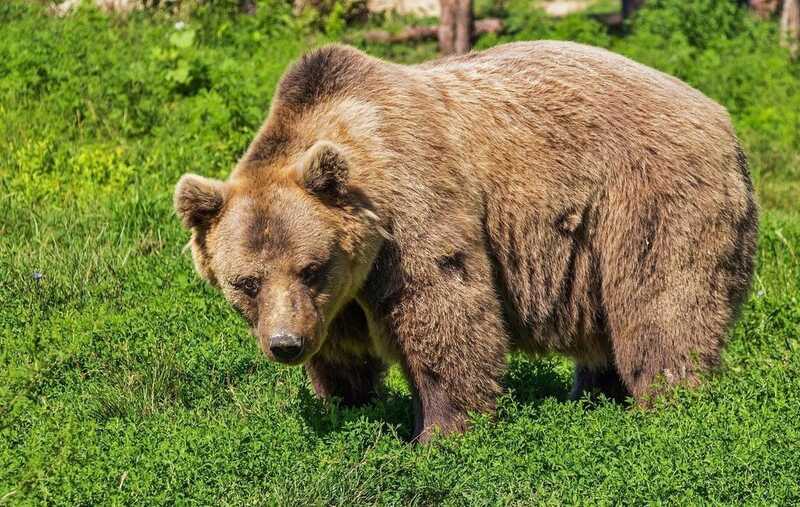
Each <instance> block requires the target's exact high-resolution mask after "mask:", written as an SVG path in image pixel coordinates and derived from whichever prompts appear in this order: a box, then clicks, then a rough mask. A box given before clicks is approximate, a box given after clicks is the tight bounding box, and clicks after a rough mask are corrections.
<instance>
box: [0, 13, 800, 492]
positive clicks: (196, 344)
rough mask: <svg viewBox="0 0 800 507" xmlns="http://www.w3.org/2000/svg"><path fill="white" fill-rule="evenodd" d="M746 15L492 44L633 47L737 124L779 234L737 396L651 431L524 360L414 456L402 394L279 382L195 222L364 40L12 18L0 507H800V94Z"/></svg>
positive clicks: (251, 23) (710, 388) (1, 19)
mask: <svg viewBox="0 0 800 507" xmlns="http://www.w3.org/2000/svg"><path fill="white" fill-rule="evenodd" d="M724 3H725V2H712V1H710V0H698V1H697V2H682V1H678V0H661V1H656V0H653V2H652V4H653V6H652V7H651V8H650V9H648V10H646V11H644V12H643V13H642V15H641V17H640V19H639V20H637V24H636V25H635V27H634V28H633V29H632V30H631V31H630V33H628V34H627V35H625V36H624V37H621V36H616V35H615V36H610V35H608V34H607V33H605V31H604V30H603V28H602V27H601V26H599V25H597V24H596V23H593V22H591V21H589V20H587V19H586V18H583V17H580V16H571V17H568V18H567V19H564V20H561V21H557V22H556V21H551V20H546V19H543V18H542V16H541V15H540V14H538V13H536V12H534V11H531V10H530V8H529V7H527V5H526V4H525V2H520V1H513V0H512V1H511V2H508V3H507V5H506V6H505V7H503V9H504V10H503V12H501V14H502V15H503V16H504V17H506V19H507V22H508V24H509V27H510V28H509V32H508V33H507V35H504V36H502V37H493V38H483V39H481V40H479V41H478V46H479V47H486V46H489V45H492V44H497V43H500V42H504V41H506V40H512V39H525V38H548V37H549V38H569V39H575V40H579V41H583V42H590V43H594V44H598V45H602V46H606V47H610V48H611V49H613V50H616V51H620V52H623V53H625V54H628V55H630V56H632V57H633V58H636V59H637V60H640V61H643V62H645V63H648V64H650V65H654V66H657V67H659V68H662V69H664V70H666V71H668V72H670V73H673V74H676V75H678V76H679V77H681V78H683V79H686V80H688V81H689V82H690V83H692V84H694V85H695V86H697V87H699V88H700V89H702V90H703V91H705V92H706V93H708V94H709V95H710V96H712V97H713V98H715V99H716V100H718V101H720V102H721V103H723V104H725V105H726V106H727V107H728V108H729V109H730V111H731V112H732V114H733V116H734V119H735V122H736V125H737V129H738V131H739V132H740V135H741V137H742V141H743V144H744V145H745V147H746V148H747V151H748V153H749V154H750V157H751V161H752V165H753V174H754V178H755V181H756V186H757V189H758V192H759V199H760V201H761V204H762V222H761V236H760V248H759V263H758V264H759V266H758V275H757V277H756V279H755V282H754V287H753V292H752V295H751V297H750V299H749V301H748V303H747V305H746V309H745V311H744V314H743V316H742V319H741V322H740V323H739V325H738V326H737V327H736V329H735V330H734V332H733V333H732V336H731V339H730V345H729V347H728V348H727V351H726V353H725V357H724V359H725V361H724V362H725V366H724V368H723V370H722V371H721V372H720V373H719V374H718V375H715V376H714V377H712V378H710V379H709V381H708V382H707V383H706V384H705V385H704V387H702V388H701V389H699V390H697V391H694V392H679V393H678V394H677V395H676V396H675V397H674V398H672V399H670V400H668V401H664V402H663V403H662V404H661V405H660V406H658V407H657V408H655V409H654V410H651V411H648V412H642V411H638V410H630V409H626V408H624V407H621V406H619V405H616V404H613V403H606V402H601V403H599V404H596V405H591V404H589V403H588V402H568V401H565V397H566V393H567V391H568V389H569V386H570V381H571V366H570V364H569V363H568V362H567V361H565V360H563V359H560V358H542V359H536V360H533V359H527V358H523V357H517V356H514V357H511V358H510V368H509V372H508V375H507V378H506V384H507V386H508V391H507V394H506V395H505V396H504V397H503V398H502V400H501V403H500V410H499V413H498V417H497V419H496V420H488V419H477V420H476V421H475V423H474V428H473V430H472V431H470V432H469V433H467V434H466V435H464V436H457V437H452V438H445V439H439V440H436V441H434V442H433V443H432V444H430V445H427V446H415V445H409V444H408V443H406V442H405V439H406V438H407V437H408V435H409V432H410V430H411V425H412V415H411V399H410V395H409V392H408V388H407V386H406V385H405V382H404V380H403V379H402V378H401V377H400V376H399V374H398V373H397V372H396V371H392V372H391V374H390V376H389V378H388V380H387V386H386V393H385V394H384V396H383V397H382V398H381V399H380V400H379V401H377V402H376V403H375V404H373V405H371V406H369V407H366V408H364V409H358V410H345V409H340V408H338V407H336V406H335V405H326V404H323V403H321V402H319V401H318V400H316V399H315V398H314V397H313V396H312V393H311V389H310V386H309V383H308V381H307V380H306V378H305V375H304V373H303V372H302V371H301V370H300V369H291V368H288V367H283V366H278V365H275V364H271V363H268V362H267V361H266V360H265V359H264V358H263V357H262V355H261V354H260V353H259V352H258V350H257V347H256V345H255V343H254V342H253V341H252V340H251V338H250V337H249V336H248V334H247V331H246V329H245V326H243V325H242V324H241V323H240V322H239V320H238V317H237V316H236V315H235V314H234V313H233V312H232V310H231V309H230V308H229V307H228V305H227V304H226V303H225V302H224V301H223V300H222V298H221V297H220V296H219V295H217V294H216V293H214V291H213V290H211V289H210V288H208V287H206V286H205V285H204V284H203V283H201V282H200V281H199V280H198V278H197V276H196V275H195V274H194V272H193V269H192V266H191V261H190V259H189V257H188V256H187V255H186V254H182V252H181V249H182V247H183V245H184V244H185V243H186V241H187V236H186V234H185V232H184V231H182V230H181V228H180V226H179V224H178V221H177V219H176V218H175V217H174V215H173V212H172V208H171V193H172V189H173V185H174V183H175V181H176V180H177V178H178V177H179V176H180V175H181V174H182V173H184V172H187V171H196V172H199V173H202V174H206V175H213V176H217V177H224V176H225V175H226V174H227V172H228V171H229V170H230V168H231V166H232V164H233V163H234V162H235V160H236V158H237V156H238V154H240V153H241V152H242V150H243V149H244V147H245V146H246V144H247V142H248V141H249V140H250V138H251V136H252V135H253V134H254V132H255V130H256V129H257V128H258V126H259V124H260V122H261V120H262V119H263V116H264V114H265V111H266V107H267V105H268V104H269V100H270V97H271V95H272V92H273V90H274V87H275V83H276V82H277V80H278V79H279V77H280V74H281V72H282V71H283V69H284V68H285V66H286V65H287V64H288V63H289V62H290V61H291V60H292V59H293V58H295V57H296V56H297V55H299V54H301V52H302V51H304V50H305V49H306V48H308V47H309V46H312V45H315V44H320V43H322V42H324V41H326V40H331V39H336V38H342V37H344V38H347V39H348V40H353V41H355V43H357V44H358V43H359V32H358V30H357V29H350V28H345V27H344V26H343V24H342V22H341V21H342V20H341V19H340V18H338V17H337V16H338V15H337V14H336V13H334V14H333V15H331V16H327V17H320V18H314V19H311V18H303V19H302V20H300V21H297V20H293V19H292V18H291V16H290V15H289V11H288V8H287V6H286V5H285V4H283V3H279V2H272V3H270V4H262V9H260V13H259V14H258V15H257V16H254V17H246V18H237V17H232V16H231V15H230V14H229V13H227V12H225V11H224V10H222V9H219V10H200V11H197V12H195V13H194V14H192V15H190V16H184V17H183V18H181V19H182V20H183V22H184V23H185V26H184V27H183V28H180V25H179V26H178V28H176V26H175V22H176V21H177V19H176V18H172V17H168V16H166V15H162V14H136V15H133V16H131V17H129V18H127V19H125V20H122V19H113V18H108V17H105V16H103V15H100V14H98V13H96V12H92V11H84V12H81V13H79V14H78V15H76V16H74V17H72V18H69V19H64V20H60V19H52V18H49V17H47V16H44V15H43V14H42V13H40V12H39V10H38V9H37V8H33V7H30V6H29V5H28V4H24V3H20V2H2V3H0V504H2V503H9V504H18V503H19V504H40V503H50V504H70V505H73V504H84V505H94V504H107V503H113V504H154V503H168V504H174V503H181V504H237V505H238V504H286V505H295V504H354V503H367V504H372V503H380V504H398V505H408V504H411V505H430V504H438V503H440V502H442V503H447V504H470V505H471V504H477V505H481V504H520V505H530V504H534V503H535V504H538V503H546V504H564V503H568V504H619V503H624V504H642V503H665V504H679V505H683V504H694V503H725V504H741V503H747V504H773V505H774V504H786V505H788V504H797V503H798V502H800V446H798V442H799V441H800V209H799V208H800V205H798V198H799V197H800V68H799V66H798V65H797V64H791V63H789V61H788V59H787V55H786V54H785V53H784V52H783V51H782V50H780V49H779V48H778V46H777V34H776V33H775V28H774V26H773V25H772V24H770V23H764V22H759V21H755V20H753V19H751V18H750V17H749V16H748V15H747V14H745V13H743V12H741V11H738V10H736V9H735V8H728V7H720V6H719V5H720V4H724ZM687 4H691V7H687ZM481 8H486V7H485V6H483V7H481ZM706 24H707V26H706ZM709 27H713V33H710V32H711V31H712V30H711V29H710V28H709ZM365 47H366V49H368V50H369V51H370V52H372V53H374V54H378V55H382V56H386V57H390V58H393V59H396V60H401V61H419V60H423V59H425V58H429V57H432V56H433V50H434V48H433V47H432V46H431V45H427V44H425V45H421V46H415V47H411V46H399V47H383V46H365Z"/></svg>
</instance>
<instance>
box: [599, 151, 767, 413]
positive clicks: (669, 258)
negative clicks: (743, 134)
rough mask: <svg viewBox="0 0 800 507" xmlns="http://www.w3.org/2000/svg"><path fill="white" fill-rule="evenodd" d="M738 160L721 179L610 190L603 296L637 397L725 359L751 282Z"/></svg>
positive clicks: (748, 188)
mask: <svg viewBox="0 0 800 507" xmlns="http://www.w3.org/2000/svg"><path fill="white" fill-rule="evenodd" d="M738 163H739V165H740V167H739V168H738V170H737V172H736V173H733V174H732V175H730V178H728V179H727V181H724V180H722V179H721V180H720V181H722V183H720V186H722V187H723V188H711V186H703V185H696V186H693V187H692V188H691V189H688V190H687V189H686V188H671V189H663V188H662V189H659V190H651V191H648V189H647V186H648V185H647V183H645V184H643V185H640V187H639V188H635V189H634V188H632V186H628V187H627V188H623V189H620V190H616V191H610V192H609V194H608V197H609V199H608V201H607V205H608V208H607V210H606V213H605V220H603V223H601V224H600V227H601V231H602V232H601V234H600V236H601V239H600V240H601V241H602V242H603V244H602V245H600V249H599V250H600V251H601V252H602V256H603V260H602V262H601V264H602V267H601V269H602V298H603V304H604V307H605V310H606V314H607V317H608V328H609V329H608V330H609V333H610V339H611V344H612V348H613V355H614V360H615V362H616V366H617V370H618V372H619V374H620V377H621V378H622V380H623V381H624V383H625V384H626V386H627V388H628V389H629V391H630V393H631V394H632V395H633V397H634V398H635V399H636V401H637V403H639V404H645V405H646V404H647V403H648V400H649V398H650V397H651V396H653V395H655V394H658V393H659V392H660V391H661V390H662V388H663V387H668V386H669V385H673V384H683V385H689V386H692V385H695V384H697V383H698V381H699V378H700V376H701V375H702V374H703V373H704V372H707V371H709V370H710V369H712V368H713V367H715V366H716V365H718V363H719V357H720V352H721V348H722V346H723V344H724V341H725V338H726V334H727V332H728V330H729V328H730V327H731V325H732V324H733V322H734V321H735V319H736V317H737V315H738V311H739V308H740V306H741V304H742V302H743V300H744V298H745V296H746V294H747V292H748V290H749V286H750V281H751V277H752V273H753V264H754V262H753V259H754V255H755V247H756V235H757V208H756V205H755V202H754V200H753V196H752V185H751V183H750V179H749V175H748V174H747V169H746V166H745V165H744V158H743V157H742V156H740V157H739V160H738Z"/></svg>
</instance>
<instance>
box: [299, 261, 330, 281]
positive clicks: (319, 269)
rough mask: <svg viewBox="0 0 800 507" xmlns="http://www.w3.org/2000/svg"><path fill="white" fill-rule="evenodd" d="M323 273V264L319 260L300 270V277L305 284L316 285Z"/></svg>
mask: <svg viewBox="0 0 800 507" xmlns="http://www.w3.org/2000/svg"><path fill="white" fill-rule="evenodd" d="M324 273H325V265H324V264H322V263H320V262H312V263H310V264H309V265H307V266H306V267H304V268H303V269H302V270H301V271H300V278H301V279H302V280H303V283H304V284H306V285H307V286H314V285H317V284H318V283H319V282H320V280H322V275H323V274H324Z"/></svg>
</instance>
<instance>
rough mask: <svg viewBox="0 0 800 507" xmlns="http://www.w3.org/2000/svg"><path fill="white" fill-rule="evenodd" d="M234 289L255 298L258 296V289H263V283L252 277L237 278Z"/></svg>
mask: <svg viewBox="0 0 800 507" xmlns="http://www.w3.org/2000/svg"><path fill="white" fill-rule="evenodd" d="M231 285H233V288H234V289H236V290H238V291H239V292H243V293H244V294H246V295H247V296H249V297H251V298H254V297H256V295H257V294H258V289H260V288H261V282H259V281H258V279H257V278H254V277H252V276H246V277H243V278H237V279H236V280H235V281H234V282H233V283H231Z"/></svg>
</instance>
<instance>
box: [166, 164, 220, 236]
mask: <svg viewBox="0 0 800 507" xmlns="http://www.w3.org/2000/svg"><path fill="white" fill-rule="evenodd" d="M174 203H175V211H176V212H177V213H178V216H179V217H180V218H181V222H183V226H184V227H186V228H187V229H191V228H193V227H204V226H206V225H208V223H209V222H210V221H211V219H212V218H214V217H215V216H217V214H218V213H219V212H220V210H222V205H223V204H224V203H225V183H224V182H222V181H219V180H214V179H211V178H204V177H202V176H198V175H196V174H184V175H183V176H182V177H181V179H180V181H178V184H177V185H176V186H175V198H174Z"/></svg>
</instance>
